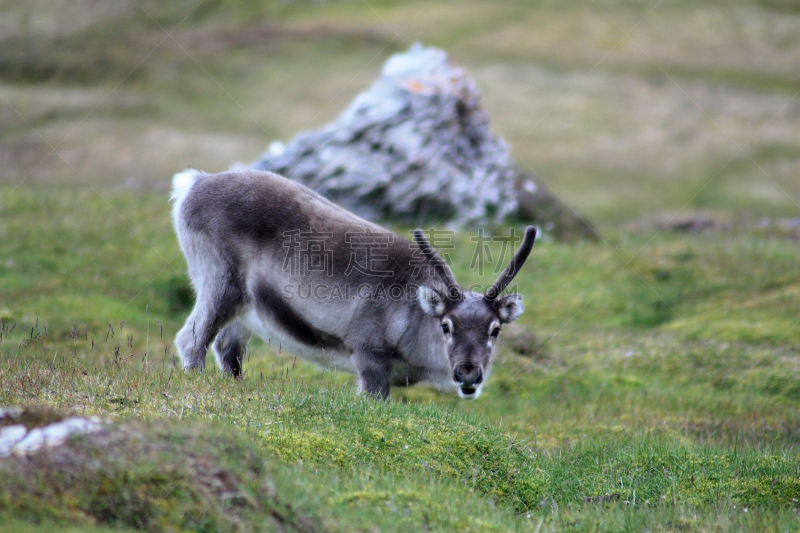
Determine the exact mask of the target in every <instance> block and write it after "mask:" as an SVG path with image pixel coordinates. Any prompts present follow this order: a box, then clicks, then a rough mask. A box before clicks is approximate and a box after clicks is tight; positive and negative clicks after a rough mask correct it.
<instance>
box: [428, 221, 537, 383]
mask: <svg viewBox="0 0 800 533" xmlns="http://www.w3.org/2000/svg"><path fill="white" fill-rule="evenodd" d="M414 240H415V241H416V243H417V245H418V246H419V247H420V249H421V250H422V252H423V253H424V254H425V256H426V257H427V258H428V260H429V261H430V262H431V265H433V267H434V269H435V270H436V272H437V274H438V276H439V277H440V278H441V280H442V282H444V285H445V287H446V288H445V290H444V291H439V290H437V289H434V288H432V287H428V286H423V287H420V289H419V294H418V300H419V305H420V307H421V308H422V310H423V311H424V312H425V314H427V315H430V316H432V317H434V318H437V319H439V320H440V321H441V328H442V336H443V339H444V343H445V353H446V354H447V358H448V361H449V362H450V366H451V368H452V370H453V382H454V383H455V384H456V386H457V387H458V395H459V396H460V397H461V398H465V399H474V398H477V397H478V396H479V395H480V393H481V387H482V386H483V383H484V379H485V378H486V376H487V373H488V371H489V366H490V364H491V361H492V356H493V355H494V351H495V347H496V345H497V337H498V335H499V334H500V327H501V325H502V324H508V323H509V322H513V321H514V320H516V319H517V318H519V316H520V315H521V314H522V312H523V311H524V310H525V306H524V305H523V304H522V295H520V294H510V295H508V296H504V297H502V298H501V297H499V296H500V294H501V293H502V292H503V290H504V289H505V288H506V287H507V286H508V284H509V283H511V280H513V279H514V276H516V275H517V272H519V269H520V268H521V267H522V265H523V264H524V263H525V260H526V259H527V258H528V255H529V254H530V253H531V248H533V242H534V241H535V240H536V228H534V227H533V226H528V227H527V229H526V230H525V237H524V238H523V240H522V244H521V245H520V247H519V250H517V253H516V255H515V256H514V258H513V259H512V260H511V263H509V265H508V266H507V267H506V269H505V270H504V271H503V273H502V274H500V277H499V278H497V280H496V281H495V282H494V284H493V285H492V286H491V287H489V289H487V290H486V292H485V293H483V294H480V293H477V292H472V291H464V290H463V289H462V288H461V287H460V286H459V285H458V283H457V282H456V279H455V277H454V276H453V272H452V271H451V270H450V267H449V266H447V263H445V261H444V260H443V259H442V258H441V257H439V255H438V254H437V253H436V251H435V250H434V249H433V247H432V246H431V245H430V243H429V242H428V240H427V239H426V238H425V234H424V233H423V232H422V230H420V229H417V230H415V231H414Z"/></svg>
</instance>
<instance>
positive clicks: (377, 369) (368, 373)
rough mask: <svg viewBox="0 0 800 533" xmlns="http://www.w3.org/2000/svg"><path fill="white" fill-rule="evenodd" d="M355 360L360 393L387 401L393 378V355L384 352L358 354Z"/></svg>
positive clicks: (355, 355) (354, 357) (354, 356)
mask: <svg viewBox="0 0 800 533" xmlns="http://www.w3.org/2000/svg"><path fill="white" fill-rule="evenodd" d="M353 359H354V360H355V364H356V371H357V372H358V384H359V388H358V390H359V392H362V393H364V392H366V393H367V394H371V395H373V396H376V397H379V398H382V399H384V400H385V399H387V398H388V397H389V389H390V387H391V385H390V381H391V378H392V366H393V363H392V355H391V354H390V353H385V352H382V351H369V352H357V353H355V354H353Z"/></svg>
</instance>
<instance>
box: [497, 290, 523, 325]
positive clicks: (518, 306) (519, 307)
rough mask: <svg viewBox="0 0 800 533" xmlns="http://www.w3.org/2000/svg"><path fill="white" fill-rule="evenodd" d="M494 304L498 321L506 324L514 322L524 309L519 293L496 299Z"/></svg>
mask: <svg viewBox="0 0 800 533" xmlns="http://www.w3.org/2000/svg"><path fill="white" fill-rule="evenodd" d="M496 305H497V312H498V314H499V315H500V321H502V322H504V323H506V324H508V323H509V322H514V321H515V320H516V319H518V318H519V317H520V315H522V313H523V312H524V311H525V306H524V305H523V304H522V295H521V294H509V295H508V296H506V297H505V298H501V299H500V300H497V304H496Z"/></svg>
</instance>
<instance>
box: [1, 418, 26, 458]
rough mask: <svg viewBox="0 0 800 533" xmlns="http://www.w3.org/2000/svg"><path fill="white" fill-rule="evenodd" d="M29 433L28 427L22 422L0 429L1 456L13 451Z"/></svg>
mask: <svg viewBox="0 0 800 533" xmlns="http://www.w3.org/2000/svg"><path fill="white" fill-rule="evenodd" d="M27 433H28V429H27V428H26V427H25V426H23V425H22V424H16V425H13V426H6V427H4V428H3V429H0V457H3V456H6V455H8V454H10V453H11V450H12V449H14V445H16V444H17V443H18V442H19V441H21V440H22V439H23V438H24V437H25V435H26V434H27Z"/></svg>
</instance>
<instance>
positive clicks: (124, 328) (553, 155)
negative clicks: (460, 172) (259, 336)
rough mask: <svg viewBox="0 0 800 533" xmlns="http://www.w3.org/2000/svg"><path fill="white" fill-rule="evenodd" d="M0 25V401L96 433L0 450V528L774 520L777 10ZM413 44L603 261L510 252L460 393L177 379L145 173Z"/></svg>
mask: <svg viewBox="0 0 800 533" xmlns="http://www.w3.org/2000/svg"><path fill="white" fill-rule="evenodd" d="M45 4H46V5H45ZM0 15H1V16H0V162H1V163H0V405H10V404H20V405H29V406H38V407H39V408H48V409H54V410H55V411H56V413H61V414H62V415H63V414H64V413H78V414H81V413H85V414H93V415H100V416H102V417H104V418H107V419H109V420H111V421H113V423H114V425H113V426H111V429H109V430H108V432H107V433H106V434H104V435H103V436H102V437H98V438H96V439H93V438H86V439H78V440H76V441H72V442H70V443H69V444H68V446H67V448H64V449H63V450H62V451H60V452H58V453H55V452H53V453H42V454H38V455H34V456H31V457H29V458H28V459H25V460H16V459H4V458H0V471H2V475H1V476H0V523H3V524H12V525H13V528H14V530H15V531H16V530H18V531H37V532H38V531H45V530H48V531H50V530H53V528H57V529H58V530H64V531H107V530H109V529H108V528H112V529H114V530H119V529H117V528H122V529H124V528H129V529H145V530H149V531H175V530H192V531H195V530H228V531H249V530H263V529H269V528H272V529H275V530H286V531H295V530H297V531H306V530H322V531H327V530H330V531H394V530H397V531H416V530H426V529H427V530H434V531H453V530H463V531H487V530H489V531H539V532H544V531H643V530H650V531H794V530H796V529H797V528H798V526H800V518H798V509H800V503H798V501H799V500H800V485H799V484H798V481H797V480H798V479H799V478H800V456H798V446H799V445H800V373H799V372H798V371H799V370H800V369H798V360H800V359H799V358H800V353H799V352H800V325H799V324H798V316H800V230H798V223H797V220H798V216H800V180H798V179H797V176H798V175H800V128H798V124H800V71H798V70H797V68H796V65H797V64H800V6H798V5H797V4H796V3H795V2H792V1H789V0H781V1H778V0H770V1H744V0H741V1H736V2H713V1H703V2H683V1H670V2H660V3H656V4H653V3H650V2H636V1H608V2H601V1H592V2H589V1H586V2H583V1H578V2H570V3H568V4H564V3H560V2H547V1H542V2H504V3H496V2H469V3H458V4H456V3H453V2H445V1H435V2H427V1H426V2H422V1H420V2H416V1H412V2H390V1H381V2H368V3H364V2H352V1H349V2H269V1H266V0H265V1H262V2H247V3H245V2H237V1H216V2H211V1H206V2H190V1H186V2H184V1H176V2H169V3H164V2H149V1H147V2H141V1H140V2H115V3H103V2H77V3H76V2H52V1H50V2H46V3H43V2H38V1H33V2H24V3H23V2H16V1H7V2H3V3H0ZM415 40H420V41H422V42H423V43H425V44H431V45H435V46H441V47H444V48H445V49H447V50H448V51H449V52H450V55H451V58H452V60H453V61H454V62H455V63H457V64H460V65H463V66H465V67H466V68H467V69H468V70H469V72H470V74H471V75H472V76H473V77H474V79H475V80H476V82H477V84H478V85H479V87H480V88H481V90H482V91H483V96H484V105H485V106H486V108H487V111H488V113H489V114H490V116H491V117H492V120H493V128H494V130H495V131H496V132H497V133H498V134H500V135H502V136H504V137H505V138H506V140H507V141H508V142H509V145H510V146H511V149H512V152H513V154H514V156H515V158H516V159H517V160H518V161H519V162H520V164H521V165H522V166H523V167H524V168H526V169H528V170H530V171H532V172H536V173H537V174H539V175H540V176H541V178H542V179H543V181H544V182H545V183H546V184H547V185H548V186H549V187H550V188H552V189H553V191H554V192H555V193H556V194H557V195H558V196H559V197H560V198H562V199H563V200H564V201H566V202H567V203H569V204H570V205H572V206H574V207H576V208H577V209H578V211H580V212H581V213H583V214H586V215H587V216H588V217H589V218H590V219H591V220H592V221H593V222H594V223H595V224H596V225H597V227H598V228H599V230H600V233H601V236H602V238H601V240H600V241H599V242H585V243H575V244H569V245H568V244H562V243H555V242H548V241H547V240H546V239H545V240H542V241H540V242H537V244H536V246H535V247H534V251H533V254H532V256H531V259H530V262H529V263H528V264H526V266H525V269H524V270H523V272H522V273H521V274H520V275H519V277H518V278H517V279H516V280H515V283H516V285H517V289H518V290H519V292H521V293H522V294H524V295H525V298H526V313H525V314H524V315H523V317H522V318H521V319H520V321H519V323H518V324H515V325H513V326H512V327H507V328H504V329H505V330H504V332H503V333H502V337H501V342H502V345H501V349H500V352H499V354H498V360H497V361H496V364H495V367H494V370H493V373H492V376H491V378H490V380H489V382H488V385H487V387H486V389H485V392H484V394H483V395H482V396H481V398H480V399H479V400H477V401H475V402H464V401H460V400H458V399H457V398H455V397H449V396H443V395H440V394H438V393H436V392H435V391H434V390H432V389H430V388H428V387H425V386H418V387H414V388H411V389H408V390H395V391H393V393H392V400H391V401H390V402H389V403H379V402H374V401H371V400H369V399H365V398H360V397H358V396H357V395H356V394H355V392H354V386H353V383H352V377H350V376H345V375H336V374H332V373H330V372H325V373H323V372H321V371H319V370H317V369H315V368H313V367H311V366H310V365H306V364H304V363H302V362H301V361H295V360H294V359H293V357H292V356H291V355H290V354H286V353H283V352H282V350H280V349H278V348H276V347H274V346H269V345H267V343H264V342H260V341H255V342H253V343H252V344H251V347H250V351H249V352H248V355H247V360H246V362H245V376H244V379H242V380H240V381H238V382H232V381H230V380H226V379H225V378H224V377H223V376H221V375H219V373H218V372H217V371H216V370H211V371H209V372H206V373H205V374H203V375H188V376H187V375H184V374H183V373H182V372H181V371H180V370H179V368H177V367H176V366H175V358H174V348H173V346H172V339H173V336H174V334H175V332H176V331H177V330H178V329H179V328H180V326H181V324H182V320H183V319H184V318H185V316H186V315H187V314H188V312H189V310H190V308H191V306H192V303H193V295H192V293H191V290H190V288H189V286H188V280H187V278H186V275H185V263H184V261H183V258H182V257H181V255H180V251H179V250H178V246H177V243H176V241H175V238H174V236H173V234H172V230H171V222H170V219H169V206H168V204H167V201H166V190H167V187H168V184H169V179H170V176H171V175H172V174H173V173H174V172H176V171H177V170H180V169H182V168H184V167H187V166H193V167H199V168H204V169H206V170H209V171H215V170H221V169H224V168H226V167H228V166H229V165H230V164H231V163H232V162H234V161H237V160H238V161H249V160H252V159H254V158H255V157H256V156H257V155H258V154H259V152H260V151H262V150H264V149H265V147H266V146H267V145H268V144H269V143H270V142H271V141H272V140H288V139H290V138H291V137H292V136H293V135H295V134H296V133H297V132H299V131H301V130H303V129H308V128H312V127H318V126H320V125H322V124H324V123H326V122H328V121H330V120H332V119H333V118H334V117H336V116H337V115H338V113H339V112H340V111H341V110H342V109H343V108H344V107H345V106H346V105H347V104H348V103H349V102H350V100H351V99H352V98H353V96H354V95H355V94H357V93H358V92H359V91H360V90H363V89H364V88H365V87H366V86H368V84H369V83H370V82H371V80H373V79H374V78H375V77H376V76H377V74H378V72H379V69H380V67H381V65H382V63H383V61H384V60H385V59H386V58H387V57H388V56H389V55H390V54H391V53H393V52H395V51H399V50H405V49H406V48H407V47H408V46H409V45H410V44H411V43H412V42H413V41H415ZM395 229H397V230H398V231H402V232H405V231H407V230H408V229H409V228H395ZM472 234H473V232H469V231H464V232H460V233H458V234H456V236H455V244H456V248H455V249H454V250H452V251H450V256H451V257H452V260H453V269H454V271H455V273H456V276H457V278H458V279H459V280H460V281H461V282H462V284H464V285H470V284H472V283H486V282H489V281H491V280H493V279H494V277H495V276H496V273H495V272H494V269H495V266H496V265H495V264H493V263H491V264H487V265H486V269H485V270H484V271H483V272H478V271H477V270H476V269H470V268H469V265H470V264H471V263H472V259H473V254H474V252H475V243H474V241H472V240H470V238H471V236H472ZM499 255H500V250H499V247H496V248H494V249H493V257H494V258H497V257H498V256H499ZM209 364H211V360H210V358H209ZM62 415H57V416H62ZM140 443H141V445H140ZM59 454H62V455H59ZM65 456H66V457H72V458H76V459H75V460H74V461H64V460H59V457H62V458H63V457H65ZM243 457H244V458H246V460H243V459H242V458H243ZM77 458H81V459H80V460H78V459H77ZM84 459H85V460H84ZM92 461H95V462H92ZM209 476H210V477H209ZM215 480H216V481H215ZM68 482H69V483H68ZM100 489H102V490H100ZM126 502H127V504H130V505H127V504H126ZM134 504H135V505H134ZM142 520H144V521H142Z"/></svg>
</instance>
